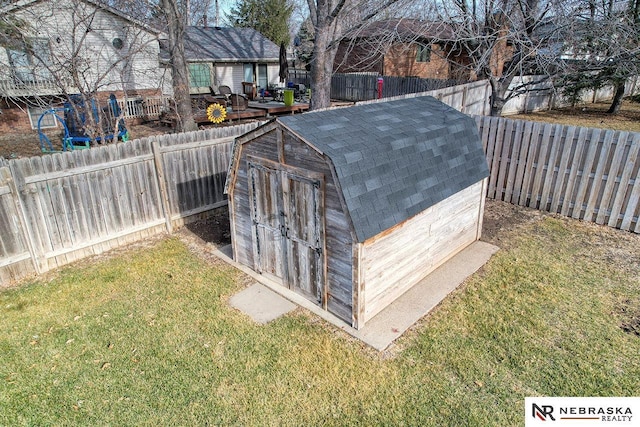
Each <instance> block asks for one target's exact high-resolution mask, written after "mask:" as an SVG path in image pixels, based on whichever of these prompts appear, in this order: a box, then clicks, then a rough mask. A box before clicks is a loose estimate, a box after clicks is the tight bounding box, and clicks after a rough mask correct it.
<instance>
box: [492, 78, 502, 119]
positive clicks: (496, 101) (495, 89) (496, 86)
mask: <svg viewBox="0 0 640 427" xmlns="http://www.w3.org/2000/svg"><path fill="white" fill-rule="evenodd" d="M489 85H490V86H491V98H490V99H489V103H490V104H489V105H490V110H489V111H490V112H489V114H490V115H491V116H492V117H499V116H500V114H501V113H502V108H503V107H504V104H506V102H505V100H504V92H505V90H504V89H503V87H502V86H503V85H502V84H501V83H500V82H499V81H497V79H494V78H489Z"/></svg>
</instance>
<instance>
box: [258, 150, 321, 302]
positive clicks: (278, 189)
mask: <svg viewBox="0 0 640 427" xmlns="http://www.w3.org/2000/svg"><path fill="white" fill-rule="evenodd" d="M248 166H249V168H248V172H249V174H248V178H249V200H250V208H251V218H252V229H253V230H252V235H253V253H254V268H255V270H256V271H258V272H259V273H261V274H265V275H270V276H275V277H276V278H277V279H278V280H281V281H282V283H283V285H284V286H286V287H288V288H289V289H291V290H294V291H296V292H298V293H301V294H303V295H305V296H306V297H307V298H309V299H311V300H313V301H315V302H316V303H318V304H320V305H323V306H324V305H325V304H326V296H325V294H324V293H325V286H324V268H325V261H324V259H325V253H324V252H325V241H324V206H323V203H324V196H323V193H324V177H323V176H322V174H317V173H313V172H309V171H304V170H300V169H295V168H291V167H289V166H285V165H281V164H279V163H275V162H271V161H268V160H263V159H250V160H249V164H248Z"/></svg>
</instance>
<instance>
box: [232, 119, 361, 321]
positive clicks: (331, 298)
mask: <svg viewBox="0 0 640 427" xmlns="http://www.w3.org/2000/svg"><path fill="white" fill-rule="evenodd" d="M278 131H279V130H278V128H275V127H273V128H271V130H270V131H268V132H267V133H265V134H263V135H260V136H258V137H257V138H255V139H251V140H249V141H248V142H246V143H244V144H242V146H241V147H239V148H238V149H239V150H241V151H240V152H239V153H238V156H239V157H238V159H237V160H238V161H236V163H235V165H236V168H237V169H236V171H235V174H236V176H235V183H234V185H233V189H232V190H231V196H232V201H231V207H230V208H231V209H232V213H231V217H232V218H231V222H232V240H233V253H234V258H235V260H236V261H238V262H239V263H241V264H244V265H247V266H249V267H251V268H253V267H254V259H253V246H252V227H253V224H252V222H251V211H250V206H249V188H248V176H247V157H248V156H251V157H256V158H263V159H267V160H271V161H274V162H280V163H283V164H286V165H288V166H291V167H295V168H300V169H303V170H307V171H310V172H314V173H319V174H322V175H323V176H324V179H325V191H324V194H325V200H324V206H325V212H324V218H325V247H326V261H325V262H326V280H325V286H326V293H327V309H328V311H330V312H331V313H333V314H335V315H336V316H338V317H340V318H341V319H343V320H345V321H347V322H349V323H351V321H352V319H351V316H352V310H351V307H352V275H351V270H352V262H351V239H352V238H351V231H350V223H349V220H348V219H347V217H346V216H345V213H344V211H343V208H342V204H341V201H340V198H339V195H338V191H337V188H336V184H335V182H334V179H333V175H332V171H331V167H330V164H329V161H328V159H327V158H326V157H325V156H324V155H322V154H320V153H318V152H317V151H315V150H313V149H312V148H311V147H309V146H308V145H307V144H306V143H304V142H302V141H300V140H299V139H298V138H297V137H296V136H295V135H292V134H290V133H289V132H287V131H285V132H283V139H282V141H283V148H284V151H283V152H281V153H280V155H279V152H278V136H277V132H278Z"/></svg>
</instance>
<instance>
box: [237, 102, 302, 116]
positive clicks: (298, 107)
mask: <svg viewBox="0 0 640 427" xmlns="http://www.w3.org/2000/svg"><path fill="white" fill-rule="evenodd" d="M249 108H252V109H260V110H263V111H265V112H266V114H267V115H269V116H270V115H272V114H284V113H291V114H295V113H302V112H304V111H307V110H308V109H309V104H308V103H306V102H295V103H294V104H293V105H291V106H286V105H284V103H283V102H278V101H267V102H260V101H249Z"/></svg>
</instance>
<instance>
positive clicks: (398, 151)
mask: <svg viewBox="0 0 640 427" xmlns="http://www.w3.org/2000/svg"><path fill="white" fill-rule="evenodd" d="M487 176H488V168H487V163H486V160H485V156H484V152H483V149H482V142H481V140H480V137H479V135H478V130H477V127H476V124H475V122H474V121H473V120H472V119H471V118H470V117H468V116H466V115H464V114H462V113H460V112H458V111H456V110H454V109H453V108H451V107H449V106H447V105H445V104H443V103H441V102H440V101H438V100H436V99H434V98H432V97H416V98H407V99H401V100H394V101H388V102H379V103H371V104H363V105H357V106H354V107H349V108H341V109H331V110H324V111H318V112H312V113H306V114H300V115H295V116H287V117H279V118H277V119H274V120H272V121H270V122H269V123H267V124H265V125H263V126H261V127H259V128H257V129H255V130H254V131H251V132H249V133H247V134H245V135H243V136H241V137H238V138H237V139H236V141H235V145H234V151H233V155H232V159H231V163H230V166H229V174H228V176H227V184H226V190H227V193H228V195H229V211H230V219H231V239H232V247H233V257H234V259H235V260H236V261H237V262H239V263H241V264H244V265H246V266H249V267H250V268H252V269H254V270H255V271H256V272H258V273H260V274H263V275H265V276H267V277H269V278H270V279H273V280H276V281H277V282H278V283H282V285H283V286H284V287H285V288H288V289H290V290H292V291H295V292H298V293H301V294H303V295H305V296H306V297H307V298H308V299H310V300H312V301H314V302H315V303H317V304H318V305H320V306H321V307H323V308H324V309H325V310H328V311H329V312H331V313H333V314H335V315H336V316H338V317H339V318H341V319H343V320H345V321H346V322H348V323H350V324H352V326H353V327H355V328H362V327H363V326H364V325H365V323H366V322H367V321H368V320H369V319H371V318H372V317H373V316H375V315H376V314H377V313H378V312H380V310H382V309H383V308H385V307H386V306H388V305H389V304H390V303H391V302H393V301H394V300H395V299H396V298H397V297H399V296H400V295H402V294H403V293H404V292H405V291H407V290H408V289H409V288H411V287H412V286H413V285H415V284H416V283H417V282H418V281H420V280H421V279H423V278H424V277H425V276H426V275H427V274H429V273H430V272H431V271H433V270H434V269H435V268H436V267H438V266H439V265H441V264H442V263H444V262H445V261H446V260H447V259H449V258H450V257H452V256H453V255H455V254H456V253H458V252H459V251H460V250H462V249H463V248H465V247H466V246H468V245H469V244H471V243H473V242H474V241H476V240H477V239H479V238H480V231H481V227H482V214H483V208H484V194H485V188H484V186H485V185H486V179H485V178H486V177H487ZM285 292H286V291H285Z"/></svg>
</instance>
